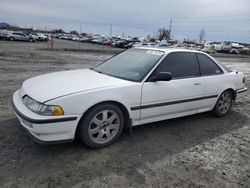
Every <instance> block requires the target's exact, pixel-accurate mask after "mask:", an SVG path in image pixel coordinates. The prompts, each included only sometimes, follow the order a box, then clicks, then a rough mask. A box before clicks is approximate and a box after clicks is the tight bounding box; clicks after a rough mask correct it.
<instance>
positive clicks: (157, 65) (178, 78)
mask: <svg viewBox="0 0 250 188" xmlns="http://www.w3.org/2000/svg"><path fill="white" fill-rule="evenodd" d="M174 53H194V55H195V57H196V54H195V52H192V51H190V52H188V51H178V52H169V53H167V54H166V55H165V56H164V57H163V58H162V59H161V62H159V64H156V66H155V67H154V69H153V71H152V72H150V73H149V74H150V75H149V76H148V77H147V79H145V82H151V81H150V77H151V76H152V74H153V73H154V71H155V70H156V69H157V67H159V66H160V64H161V63H163V61H164V60H165V59H166V58H167V57H168V56H169V55H170V54H174ZM196 58H197V57H196ZM197 65H198V69H199V75H197V76H183V77H173V78H172V79H171V80H180V79H189V78H198V77H201V71H200V64H199V61H198V59H197Z"/></svg>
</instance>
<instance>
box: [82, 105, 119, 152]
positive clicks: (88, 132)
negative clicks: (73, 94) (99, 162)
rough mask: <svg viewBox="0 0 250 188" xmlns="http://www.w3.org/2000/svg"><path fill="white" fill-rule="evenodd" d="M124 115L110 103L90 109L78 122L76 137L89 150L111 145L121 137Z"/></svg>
mask: <svg viewBox="0 0 250 188" xmlns="http://www.w3.org/2000/svg"><path fill="white" fill-rule="evenodd" d="M123 127H124V115H123V113H122V111H121V109H120V108H119V107H117V106H116V105H113V104H111V103H105V104H100V105H98V106H95V107H93V108H92V109H90V110H89V111H88V112H87V114H86V115H84V118H83V119H82V120H81V121H80V124H79V129H78V130H79V132H78V135H79V137H80V140H81V141H82V142H83V143H84V144H85V145H87V146H88V147H90V148H102V147H105V146H108V145H111V144H112V143H113V142H115V141H116V140H117V138H118V137H119V136H120V135H121V133H122V130H123Z"/></svg>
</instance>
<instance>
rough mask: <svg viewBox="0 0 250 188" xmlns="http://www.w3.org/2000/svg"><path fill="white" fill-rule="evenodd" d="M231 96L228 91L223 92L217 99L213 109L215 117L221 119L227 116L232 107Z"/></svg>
mask: <svg viewBox="0 0 250 188" xmlns="http://www.w3.org/2000/svg"><path fill="white" fill-rule="evenodd" d="M232 101H233V94H232V92H231V91H230V90H226V91H224V92H223V93H222V94H221V95H220V97H219V98H218V100H217V102H216V104H215V106H214V109H213V114H214V115H215V116H217V117H222V116H225V115H227V114H228V112H229V111H230V108H231V106H232Z"/></svg>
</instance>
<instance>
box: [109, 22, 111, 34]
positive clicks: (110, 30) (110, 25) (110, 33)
mask: <svg viewBox="0 0 250 188" xmlns="http://www.w3.org/2000/svg"><path fill="white" fill-rule="evenodd" d="M109 34H110V37H112V23H111V24H110V33H109Z"/></svg>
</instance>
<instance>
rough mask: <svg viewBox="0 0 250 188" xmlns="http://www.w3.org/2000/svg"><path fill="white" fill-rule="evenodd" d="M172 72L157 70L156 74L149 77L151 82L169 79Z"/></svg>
mask: <svg viewBox="0 0 250 188" xmlns="http://www.w3.org/2000/svg"><path fill="white" fill-rule="evenodd" d="M172 77H173V76H172V74H171V73H170V72H159V73H158V74H157V75H155V76H154V77H152V78H151V79H150V81H151V82H157V81H170V80H171V79H172Z"/></svg>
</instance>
